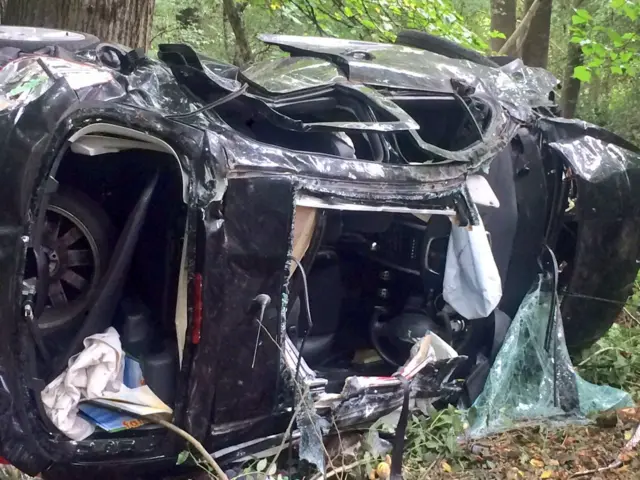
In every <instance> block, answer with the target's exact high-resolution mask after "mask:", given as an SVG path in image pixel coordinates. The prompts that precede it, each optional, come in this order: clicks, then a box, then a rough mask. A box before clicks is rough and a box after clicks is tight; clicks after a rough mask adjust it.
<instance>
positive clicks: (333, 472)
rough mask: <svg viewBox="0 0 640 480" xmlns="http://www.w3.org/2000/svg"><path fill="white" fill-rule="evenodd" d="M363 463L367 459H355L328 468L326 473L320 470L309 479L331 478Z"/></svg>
mask: <svg viewBox="0 0 640 480" xmlns="http://www.w3.org/2000/svg"><path fill="white" fill-rule="evenodd" d="M365 463H367V460H365V459H364V458H362V459H360V460H356V461H355V462H353V463H349V464H348V465H342V466H341V467H336V468H333V469H331V470H329V471H328V472H327V473H326V474H323V473H322V472H320V473H316V474H315V475H314V476H313V477H311V479H310V480H320V479H321V478H325V479H326V478H331V477H333V476H335V475H337V474H339V473H344V472H348V471H349V470H353V469H354V468H356V467H359V466H360V465H364V464H365Z"/></svg>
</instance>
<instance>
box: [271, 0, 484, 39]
mask: <svg viewBox="0 0 640 480" xmlns="http://www.w3.org/2000/svg"><path fill="white" fill-rule="evenodd" d="M270 2H271V3H270V9H272V10H282V12H284V15H285V16H286V17H287V18H290V19H291V20H294V21H296V20H297V21H298V22H300V24H302V23H309V22H310V23H311V26H312V28H313V29H314V30H316V32H315V33H318V34H321V35H327V36H351V37H357V38H360V39H363V40H365V39H366V40H379V41H393V40H394V39H395V35H396V33H397V32H398V31H399V30H402V29H407V28H410V29H416V30H421V31H426V32H429V33H432V34H434V35H438V36H441V37H444V38H448V39H451V40H455V41H457V42H459V43H461V44H462V45H465V46H468V47H471V48H477V49H481V50H484V49H486V48H487V44H486V43H485V42H484V41H483V40H482V39H481V38H480V37H479V36H478V35H476V34H475V33H474V32H472V31H471V30H470V29H469V28H467V27H466V26H465V23H464V21H463V19H462V17H461V16H460V14H459V13H458V12H457V11H456V10H455V9H454V7H453V5H452V4H451V2H450V0H380V1H372V0H270Z"/></svg>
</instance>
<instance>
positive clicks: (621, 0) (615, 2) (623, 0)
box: [611, 0, 627, 10]
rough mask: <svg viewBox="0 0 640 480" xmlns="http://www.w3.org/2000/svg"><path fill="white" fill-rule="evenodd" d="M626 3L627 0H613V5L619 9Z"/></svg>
mask: <svg viewBox="0 0 640 480" xmlns="http://www.w3.org/2000/svg"><path fill="white" fill-rule="evenodd" d="M625 3H627V2H626V0H611V7H612V8H614V9H616V10H618V9H620V8H622V7H623V6H624V4H625Z"/></svg>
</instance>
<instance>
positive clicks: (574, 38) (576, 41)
mask: <svg viewBox="0 0 640 480" xmlns="http://www.w3.org/2000/svg"><path fill="white" fill-rule="evenodd" d="M570 41H571V43H581V42H582V38H581V37H576V36H574V37H571V40H570Z"/></svg>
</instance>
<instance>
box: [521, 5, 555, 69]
mask: <svg viewBox="0 0 640 480" xmlns="http://www.w3.org/2000/svg"><path fill="white" fill-rule="evenodd" d="M532 4H533V0H527V1H526V6H525V11H526V10H528V9H529V8H530V7H531V5H532ZM550 32H551V0H541V2H540V6H539V7H538V10H537V11H536V14H535V16H534V17H533V20H532V21H531V26H530V27H529V32H528V33H527V37H526V38H525V39H524V42H523V43H522V61H523V62H524V63H525V64H526V65H529V66H531V67H542V68H546V67H547V61H548V60H549V34H550Z"/></svg>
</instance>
